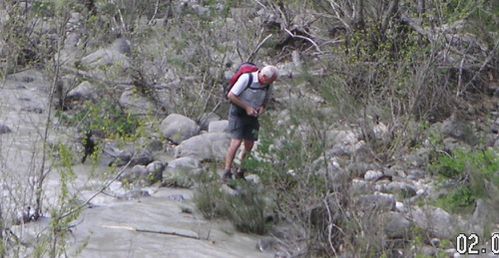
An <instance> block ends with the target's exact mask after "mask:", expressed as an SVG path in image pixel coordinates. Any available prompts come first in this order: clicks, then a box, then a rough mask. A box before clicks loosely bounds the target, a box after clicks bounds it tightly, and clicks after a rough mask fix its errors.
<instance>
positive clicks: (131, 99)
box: [119, 90, 156, 115]
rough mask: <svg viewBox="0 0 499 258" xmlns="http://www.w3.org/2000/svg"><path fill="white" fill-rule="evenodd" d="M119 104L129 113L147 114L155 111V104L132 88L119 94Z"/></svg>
mask: <svg viewBox="0 0 499 258" xmlns="http://www.w3.org/2000/svg"><path fill="white" fill-rule="evenodd" d="M119 103H120V105H121V106H122V107H123V108H124V109H125V110H126V111H127V112H128V113H130V114H134V115H148V114H152V113H154V111H155V109H156V108H155V106H154V104H153V103H152V102H151V100H150V99H149V98H147V97H146V96H143V95H141V94H139V93H138V92H136V91H134V90H126V91H124V92H123V93H122V94H121V97H120V100H119Z"/></svg>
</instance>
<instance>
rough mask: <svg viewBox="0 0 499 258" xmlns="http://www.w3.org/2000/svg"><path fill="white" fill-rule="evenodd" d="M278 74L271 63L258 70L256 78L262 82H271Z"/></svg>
mask: <svg viewBox="0 0 499 258" xmlns="http://www.w3.org/2000/svg"><path fill="white" fill-rule="evenodd" d="M278 76H279V74H278V70H277V68H276V67H275V66H273V65H267V66H265V67H263V68H262V70H260V72H259V74H258V79H259V81H260V83H262V84H271V83H273V82H274V81H275V80H276V79H277V77H278Z"/></svg>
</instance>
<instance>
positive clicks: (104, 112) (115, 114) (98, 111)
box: [57, 100, 140, 138]
mask: <svg viewBox="0 0 499 258" xmlns="http://www.w3.org/2000/svg"><path fill="white" fill-rule="evenodd" d="M57 115H58V116H59V118H60V119H61V120H62V121H63V122H64V123H66V124H68V125H71V126H78V127H80V128H82V129H84V131H96V132H101V133H103V134H104V135H106V136H108V137H110V138H113V137H126V136H132V135H134V134H135V133H136V132H137V129H138V128H139V126H140V121H139V119H138V118H136V117H134V116H132V115H130V114H128V113H125V112H124V111H123V110H122V109H121V108H120V106H119V105H117V104H116V103H114V102H112V101H108V100H103V101H100V102H97V103H92V102H85V104H84V108H83V109H81V110H80V111H78V112H77V113H76V114H74V115H68V114H66V113H63V112H59V113H58V114H57Z"/></svg>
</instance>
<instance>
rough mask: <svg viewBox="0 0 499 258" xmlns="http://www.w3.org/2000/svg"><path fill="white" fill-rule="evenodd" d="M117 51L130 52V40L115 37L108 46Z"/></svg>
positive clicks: (126, 53) (125, 53)
mask: <svg viewBox="0 0 499 258" xmlns="http://www.w3.org/2000/svg"><path fill="white" fill-rule="evenodd" d="M110 48H111V49H112V50H115V51H116V52H118V53H121V54H124V55H129V54H131V53H132V47H131V46H130V41H128V40H126V39H125V38H118V39H116V40H115V41H114V42H113V44H112V45H111V47H110Z"/></svg>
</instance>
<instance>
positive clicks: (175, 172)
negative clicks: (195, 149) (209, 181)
mask: <svg viewBox="0 0 499 258" xmlns="http://www.w3.org/2000/svg"><path fill="white" fill-rule="evenodd" d="M202 172H203V168H202V167H201V163H200V162H199V160H197V159H195V158H192V157H182V158H178V159H175V160H172V161H170V162H169V163H168V166H167V167H166V169H165V172H164V173H163V185H166V186H175V187H184V188H190V187H191V186H193V185H194V182H195V181H196V180H194V179H195V178H196V177H198V176H199V175H200V174H201V173H202Z"/></svg>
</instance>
